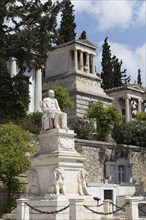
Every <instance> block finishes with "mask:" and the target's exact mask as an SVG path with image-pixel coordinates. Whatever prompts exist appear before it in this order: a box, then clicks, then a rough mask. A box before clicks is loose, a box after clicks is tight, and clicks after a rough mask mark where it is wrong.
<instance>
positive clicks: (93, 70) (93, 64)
mask: <svg viewBox="0 0 146 220" xmlns="http://www.w3.org/2000/svg"><path fill="white" fill-rule="evenodd" d="M92 74H94V75H95V74H96V73H95V56H94V55H93V56H92Z"/></svg>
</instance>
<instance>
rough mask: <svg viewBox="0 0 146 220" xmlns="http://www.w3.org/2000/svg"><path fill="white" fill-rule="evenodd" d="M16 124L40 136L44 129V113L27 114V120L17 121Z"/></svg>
mask: <svg viewBox="0 0 146 220" xmlns="http://www.w3.org/2000/svg"><path fill="white" fill-rule="evenodd" d="M15 124H17V125H19V126H21V128H23V129H24V130H28V131H29V132H31V133H33V134H39V133H40V131H41V128H42V112H33V113H32V114H27V115H26V117H25V118H21V119H20V118H19V119H18V120H15Z"/></svg>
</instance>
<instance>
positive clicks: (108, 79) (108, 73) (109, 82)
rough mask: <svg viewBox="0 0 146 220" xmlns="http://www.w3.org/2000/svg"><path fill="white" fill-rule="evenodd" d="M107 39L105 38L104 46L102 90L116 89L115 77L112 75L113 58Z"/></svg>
mask: <svg viewBox="0 0 146 220" xmlns="http://www.w3.org/2000/svg"><path fill="white" fill-rule="evenodd" d="M107 39H108V37H106V38H105V40H104V44H103V45H102V62H101V66H102V72H101V78H102V88H103V89H104V90H106V89H110V88H113V87H114V77H113V73H112V68H113V64H112V62H113V61H112V58H111V49H110V45H109V44H108V42H107Z"/></svg>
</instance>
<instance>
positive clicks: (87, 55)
mask: <svg viewBox="0 0 146 220" xmlns="http://www.w3.org/2000/svg"><path fill="white" fill-rule="evenodd" d="M86 66H87V73H89V69H90V66H89V54H88V53H86Z"/></svg>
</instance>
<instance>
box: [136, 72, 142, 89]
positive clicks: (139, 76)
mask: <svg viewBox="0 0 146 220" xmlns="http://www.w3.org/2000/svg"><path fill="white" fill-rule="evenodd" d="M137 84H138V85H140V86H142V80H141V70H140V69H138V76H137Z"/></svg>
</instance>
